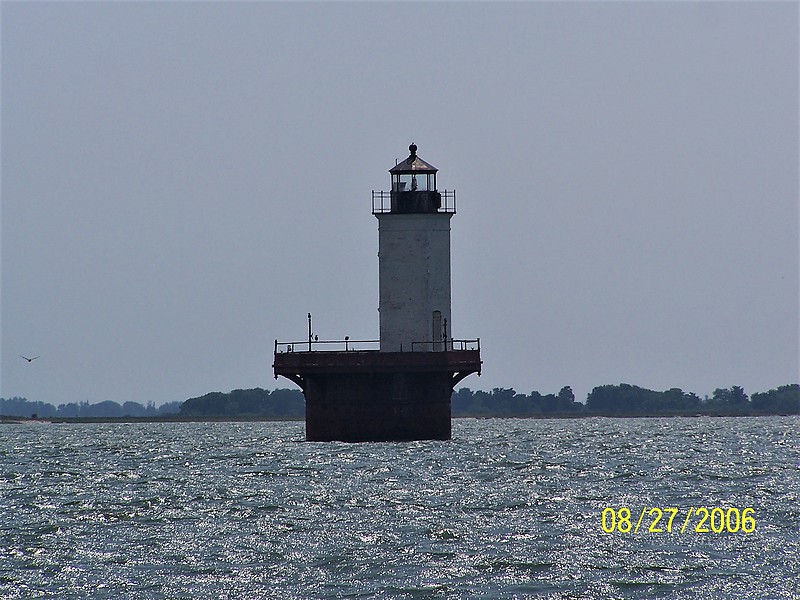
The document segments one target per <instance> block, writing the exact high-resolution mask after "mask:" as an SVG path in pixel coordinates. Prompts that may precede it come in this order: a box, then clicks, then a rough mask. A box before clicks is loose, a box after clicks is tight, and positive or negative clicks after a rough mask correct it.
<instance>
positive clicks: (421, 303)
mask: <svg viewBox="0 0 800 600" xmlns="http://www.w3.org/2000/svg"><path fill="white" fill-rule="evenodd" d="M408 149H409V152H410V154H409V156H408V158H407V159H405V160H404V161H403V162H401V163H398V164H397V165H396V166H394V167H393V168H392V169H390V171H389V173H390V174H391V184H392V189H391V191H390V192H389V202H388V206H386V203H385V200H386V195H385V192H373V201H372V212H373V214H374V215H375V216H376V217H377V219H378V274H379V296H380V302H379V306H378V311H379V312H380V350H381V352H403V351H413V352H426V351H440V350H444V349H445V347H446V346H447V337H448V329H449V331H450V332H452V330H453V329H452V321H451V320H450V219H451V218H452V216H453V215H454V214H455V210H456V208H455V191H450V192H447V191H445V192H444V193H442V192H439V191H438V190H437V187H436V173H437V169H436V168H435V167H434V166H432V165H430V164H428V163H427V162H425V161H424V160H422V159H421V158H420V157H419V156H417V146H416V145H415V144H411V145H410V146H409V148H408ZM443 199H444V202H443V201H442V200H443Z"/></svg>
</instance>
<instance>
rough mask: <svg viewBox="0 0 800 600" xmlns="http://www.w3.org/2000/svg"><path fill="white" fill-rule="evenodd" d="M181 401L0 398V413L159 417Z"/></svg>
mask: <svg viewBox="0 0 800 600" xmlns="http://www.w3.org/2000/svg"><path fill="white" fill-rule="evenodd" d="M180 406H181V403H180V402H169V403H167V404H162V405H161V406H156V405H155V404H154V403H152V402H148V403H147V404H144V405H143V404H140V403H138V402H124V403H122V404H119V403H118V402H114V401H112V400H106V401H104V402H97V403H95V404H89V403H88V402H70V403H69V404H59V405H58V406H57V407H56V406H53V405H52V404H48V403H46V402H32V401H30V400H26V399H25V398H19V397H14V398H0V416H2V415H5V416H14V417H30V416H32V415H36V416H37V417H38V418H40V419H43V418H47V419H52V418H117V417H158V416H163V415H170V414H175V413H177V412H178V411H179V410H180Z"/></svg>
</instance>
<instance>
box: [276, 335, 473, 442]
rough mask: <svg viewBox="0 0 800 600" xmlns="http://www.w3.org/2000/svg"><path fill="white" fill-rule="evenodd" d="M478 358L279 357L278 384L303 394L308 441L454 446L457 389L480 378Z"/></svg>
mask: <svg viewBox="0 0 800 600" xmlns="http://www.w3.org/2000/svg"><path fill="white" fill-rule="evenodd" d="M480 364H481V361H480V353H479V351H474V350H465V351H447V352H413V353H412V352H406V353H378V352H355V351H350V352H290V353H279V354H278V353H276V355H275V364H274V365H273V368H274V370H275V376H276V377H277V376H278V375H283V376H285V377H287V378H289V379H291V380H292V381H294V382H295V383H297V384H298V385H300V387H301V388H302V389H303V394H304V395H305V398H306V440H308V441H312V442H328V441H345V442H387V441H410V440H449V439H450V432H451V426H450V396H451V395H452V393H453V386H454V385H455V384H456V383H458V382H459V381H461V379H463V378H464V377H466V376H467V375H469V374H470V373H475V372H480Z"/></svg>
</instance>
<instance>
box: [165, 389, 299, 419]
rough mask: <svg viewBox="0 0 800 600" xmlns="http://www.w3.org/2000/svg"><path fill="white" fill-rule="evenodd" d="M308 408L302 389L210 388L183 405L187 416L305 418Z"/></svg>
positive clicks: (181, 411)
mask: <svg viewBox="0 0 800 600" xmlns="http://www.w3.org/2000/svg"><path fill="white" fill-rule="evenodd" d="M305 414H306V408H305V399H304V397H303V392H301V391H300V390H287V389H280V390H273V391H271V392H270V391H269V390H262V389H261V388H255V389H252V390H233V391H232V392H228V393H227V394H224V393H222V392H211V393H210V394H206V395H205V396H200V397H199V398H190V399H189V400H187V401H186V402H184V403H183V404H181V406H180V415H181V416H185V417H225V416H236V417H264V418H266V417H268V418H276V419H303V418H305Z"/></svg>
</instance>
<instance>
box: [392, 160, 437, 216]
mask: <svg viewBox="0 0 800 600" xmlns="http://www.w3.org/2000/svg"><path fill="white" fill-rule="evenodd" d="M408 150H409V152H410V154H409V156H408V158H407V159H405V160H404V161H403V162H400V163H398V164H397V165H395V166H394V167H393V168H392V169H390V170H389V173H390V174H391V177H392V192H391V210H390V212H393V213H433V212H438V211H439V209H440V208H441V206H442V197H441V194H439V192H438V191H437V189H436V172H437V170H438V169H437V168H436V167H434V166H433V165H431V164H428V163H426V162H425V161H424V160H422V159H421V158H420V157H419V156H417V146H416V144H411V145H410V146H409V147H408Z"/></svg>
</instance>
